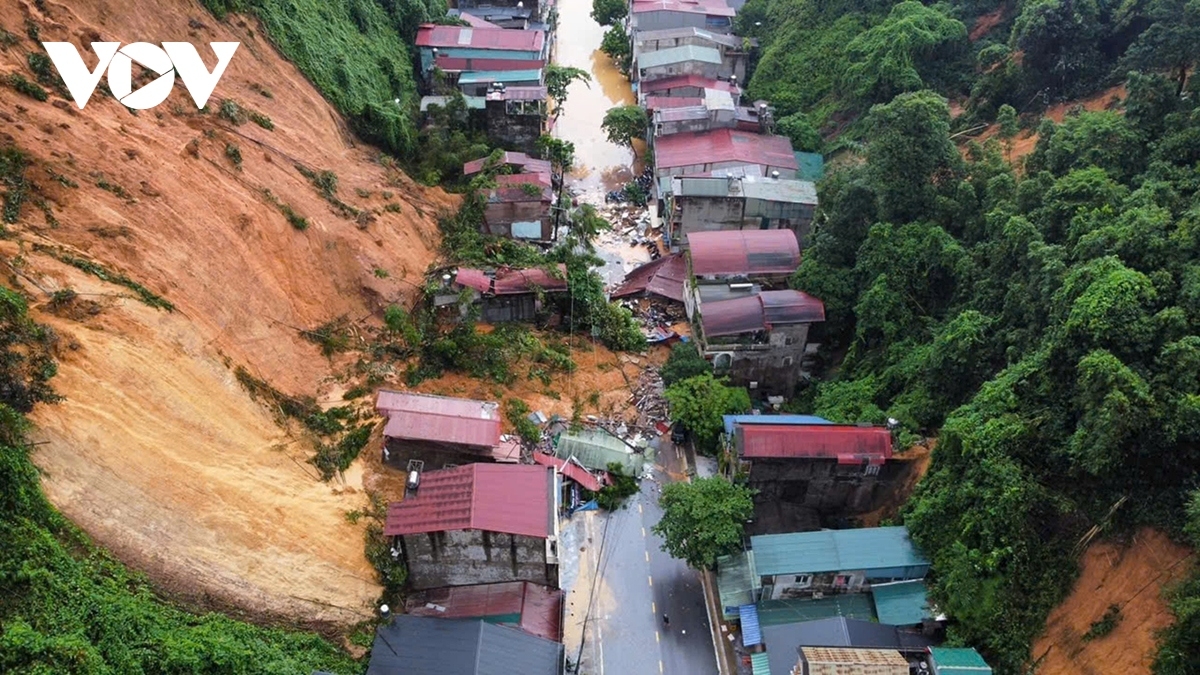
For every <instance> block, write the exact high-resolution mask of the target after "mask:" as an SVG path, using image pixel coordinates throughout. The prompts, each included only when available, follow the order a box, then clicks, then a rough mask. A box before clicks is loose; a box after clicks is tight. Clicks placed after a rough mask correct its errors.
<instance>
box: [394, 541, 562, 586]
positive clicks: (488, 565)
mask: <svg viewBox="0 0 1200 675" xmlns="http://www.w3.org/2000/svg"><path fill="white" fill-rule="evenodd" d="M397 539H399V540H400V541H399V544H400V549H401V551H402V553H403V556H404V559H405V562H406V564H407V565H408V579H409V582H410V583H411V584H412V586H413V588H417V589H424V588H437V587H439V586H466V585H470V584H490V583H497V582H501V581H532V582H534V583H538V584H545V585H547V586H551V587H553V588H558V566H557V565H555V564H551V563H549V562H548V561H547V559H546V540H545V539H542V538H538V537H527V536H523V535H513V534H505V533H500V532H485V531H482V530H454V531H450V532H431V533H428V534H409V535H404V536H402V537H398V538H397Z"/></svg>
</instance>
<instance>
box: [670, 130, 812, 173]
mask: <svg viewBox="0 0 1200 675" xmlns="http://www.w3.org/2000/svg"><path fill="white" fill-rule="evenodd" d="M745 165H749V166H757V167H759V168H760V169H761V170H762V175H764V176H771V177H774V178H785V179H794V178H795V177H796V169H797V168H798V167H799V165H798V164H797V162H796V155H795V153H794V152H792V142H791V141H790V140H788V139H787V137H786V136H764V135H760V134H755V133H750V132H747V131H738V130H735V129H716V130H712V131H701V132H694V133H680V134H672V135H670V136H661V137H657V138H655V139H654V170H655V176H656V177H659V178H661V177H663V176H685V175H690V174H698V173H705V172H711V171H717V170H719V169H727V168H732V167H740V166H745ZM776 172H777V173H778V176H776V175H775V174H776Z"/></svg>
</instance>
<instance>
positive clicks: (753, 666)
mask: <svg viewBox="0 0 1200 675" xmlns="http://www.w3.org/2000/svg"><path fill="white" fill-rule="evenodd" d="M750 675H771V662H770V661H768V660H767V653H766V652H758V653H757V654H751V655H750Z"/></svg>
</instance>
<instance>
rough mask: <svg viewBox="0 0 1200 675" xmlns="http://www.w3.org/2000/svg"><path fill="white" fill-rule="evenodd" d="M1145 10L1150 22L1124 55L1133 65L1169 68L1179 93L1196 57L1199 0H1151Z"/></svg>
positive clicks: (1199, 41)
mask: <svg viewBox="0 0 1200 675" xmlns="http://www.w3.org/2000/svg"><path fill="white" fill-rule="evenodd" d="M1146 13H1147V14H1148V15H1149V16H1150V19H1151V20H1153V21H1154V23H1153V24H1151V25H1150V27H1149V28H1147V29H1146V30H1145V32H1143V33H1142V34H1141V35H1140V36H1138V39H1137V42H1135V43H1134V44H1133V45H1132V46H1131V47H1130V48H1129V51H1128V52H1127V53H1126V59H1127V61H1128V63H1129V65H1131V66H1134V67H1138V68H1143V69H1147V70H1149V69H1163V70H1169V71H1171V77H1172V78H1173V79H1174V80H1175V95H1176V96H1179V95H1181V94H1183V90H1184V87H1186V86H1187V81H1188V73H1189V72H1191V71H1192V69H1193V68H1195V66H1196V63H1197V62H1198V61H1200V0H1151V1H1150V6H1149V8H1148V10H1147V12H1146Z"/></svg>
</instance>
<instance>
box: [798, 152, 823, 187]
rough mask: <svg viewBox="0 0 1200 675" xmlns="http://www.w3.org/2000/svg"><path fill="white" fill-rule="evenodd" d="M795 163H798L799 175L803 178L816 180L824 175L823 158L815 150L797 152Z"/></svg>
mask: <svg viewBox="0 0 1200 675" xmlns="http://www.w3.org/2000/svg"><path fill="white" fill-rule="evenodd" d="M796 163H797V164H799V165H800V172H799V176H800V178H801V179H803V180H810V181H812V182H814V183H815V182H817V181H819V180H821V179H822V178H824V177H825V158H824V157H822V156H821V155H820V154H818V153H815V152H797V153H796Z"/></svg>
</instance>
